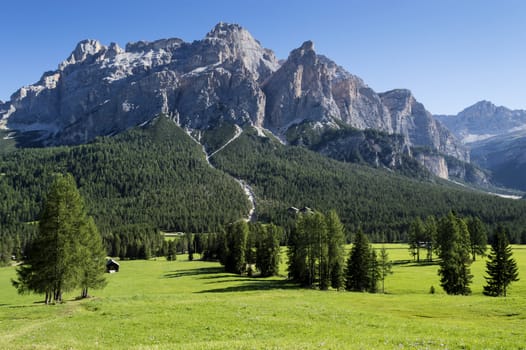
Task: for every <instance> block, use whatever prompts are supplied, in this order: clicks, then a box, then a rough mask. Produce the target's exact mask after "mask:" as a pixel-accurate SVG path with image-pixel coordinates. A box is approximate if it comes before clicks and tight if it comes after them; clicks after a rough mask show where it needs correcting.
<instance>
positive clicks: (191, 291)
mask: <svg viewBox="0 0 526 350" xmlns="http://www.w3.org/2000/svg"><path fill="white" fill-rule="evenodd" d="M388 249H389V255H390V258H391V259H393V260H407V259H408V258H409V255H408V252H407V249H406V248H405V246H396V245H389V246H388ZM514 256H515V258H516V259H517V261H518V264H519V269H520V271H526V247H524V246H516V247H515V248H514ZM484 266H485V265H484V262H483V261H482V260H480V261H477V262H476V263H475V264H474V265H473V268H472V271H473V273H474V274H475V276H476V278H475V280H474V283H473V285H472V288H473V291H474V294H473V295H472V296H468V297H465V296H458V297H457V296H448V295H445V294H444V293H443V292H442V291H441V289H440V287H439V282H438V276H437V274H436V271H437V266H436V265H424V266H416V265H414V264H412V263H405V264H398V265H395V268H394V272H395V273H394V275H392V276H390V277H389V278H388V280H387V281H386V289H387V291H388V292H389V294H385V295H380V294H362V293H348V292H336V291H328V292H320V291H316V290H306V289H297V288H296V287H295V286H294V285H292V284H290V283H289V282H287V281H286V280H285V279H284V278H283V277H274V278H267V279H258V278H255V279H250V278H246V277H240V276H237V275H232V274H227V273H224V272H223V269H222V268H221V267H220V266H219V265H218V264H217V263H213V262H201V261H192V262H189V261H186V260H184V259H183V257H179V260H177V261H175V262H167V261H165V260H157V261H153V260H151V261H124V262H122V264H121V272H119V273H117V274H112V275H108V280H109V284H108V286H107V287H106V289H104V290H102V291H95V292H94V294H95V295H96V297H94V298H92V299H90V300H85V301H74V300H70V301H67V302H66V303H65V304H63V305H56V306H45V305H42V304H40V303H38V301H40V300H41V299H42V297H40V296H34V295H31V296H18V295H17V294H16V291H15V289H14V288H12V287H11V286H10V285H9V278H11V277H12V276H13V275H14V268H13V267H9V268H2V269H0V344H1V346H0V347H1V348H2V349H110V348H111V349H320V348H323V349H350V348H352V349H395V348H396V349H521V348H522V349H524V344H526V334H525V332H524V322H525V319H526V311H524V310H525V309H526V280H523V281H520V282H517V283H515V284H514V285H512V288H511V290H510V293H509V296H508V297H507V298H490V297H485V296H482V293H481V290H482V285H483V283H484V278H483V271H484ZM283 267H284V266H283ZM282 272H283V273H285V271H284V270H282ZM431 285H434V286H435V288H436V289H437V294H433V295H432V294H429V288H430V286H431ZM76 294H78V293H72V294H70V295H69V296H67V298H68V297H69V298H70V299H73V297H74V296H75V295H76Z"/></svg>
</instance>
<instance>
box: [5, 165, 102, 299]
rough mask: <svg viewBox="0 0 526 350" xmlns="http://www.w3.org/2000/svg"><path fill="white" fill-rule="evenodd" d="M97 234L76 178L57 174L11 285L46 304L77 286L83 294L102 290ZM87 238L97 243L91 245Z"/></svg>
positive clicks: (100, 255)
mask: <svg viewBox="0 0 526 350" xmlns="http://www.w3.org/2000/svg"><path fill="white" fill-rule="evenodd" d="M97 235H98V231H97V230H96V228H95V226H94V223H93V221H89V220H88V218H87V215H86V211H85V208H84V203H83V200H82V198H81V196H80V193H79V191H78V190H77V186H76V184H75V179H74V178H73V176H71V175H70V174H67V175H65V176H62V175H57V176H56V178H55V180H54V182H53V184H52V185H51V189H50V191H49V193H48V196H47V198H46V200H45V202H44V207H43V209H42V212H41V215H40V221H39V230H38V235H37V236H36V237H35V239H34V240H33V242H31V244H30V248H29V249H28V252H27V259H26V260H25V261H24V263H23V264H22V265H21V266H20V267H19V268H18V270H17V277H18V278H17V279H16V280H14V281H12V282H13V285H14V286H15V287H16V288H17V290H18V292H19V293H28V292H35V293H38V294H45V295H46V296H45V302H46V303H50V302H52V301H54V302H57V303H59V302H62V294H63V292H67V291H70V290H72V289H74V288H76V287H78V286H82V287H83V288H86V289H85V290H86V293H87V288H88V287H102V286H103V284H104V282H103V281H102V280H103V279H102V277H101V276H100V274H99V271H100V270H98V266H96V262H95V261H98V262H99V263H100V264H101V265H102V266H104V260H103V258H101V257H102V249H99V248H100V247H101V246H102V242H101V241H100V235H99V236H98V240H97V239H96V238H95V237H97ZM87 236H91V237H92V238H94V239H95V240H96V242H94V243H93V245H91V244H92V243H89V242H87V241H88V240H89V238H87ZM85 245H89V246H87V247H86V246H85ZM95 245H96V246H97V247H95ZM88 250H90V251H89V252H88ZM92 259H93V260H94V261H91V260H92ZM101 259H102V261H100V260H101Z"/></svg>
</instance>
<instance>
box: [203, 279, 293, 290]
mask: <svg viewBox="0 0 526 350" xmlns="http://www.w3.org/2000/svg"><path fill="white" fill-rule="evenodd" d="M220 282H221V281H214V282H211V283H220ZM224 282H227V283H230V282H243V283H242V284H239V285H236V286H229V287H225V288H214V289H207V290H202V291H199V292H196V293H231V292H248V291H261V290H273V289H274V290H275V289H298V288H299V285H298V284H297V283H293V282H291V281H288V280H269V279H264V278H257V277H247V278H238V279H235V280H226V281H224Z"/></svg>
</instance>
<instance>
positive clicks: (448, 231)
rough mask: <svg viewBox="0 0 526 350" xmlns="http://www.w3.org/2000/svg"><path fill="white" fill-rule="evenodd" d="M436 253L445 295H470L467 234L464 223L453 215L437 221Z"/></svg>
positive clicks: (468, 242)
mask: <svg viewBox="0 0 526 350" xmlns="http://www.w3.org/2000/svg"><path fill="white" fill-rule="evenodd" d="M437 251H438V256H439V258H440V259H441V261H440V268H439V270H438V274H439V275H440V284H441V286H442V288H444V290H445V291H446V293H447V294H462V295H468V294H470V293H471V289H470V288H469V285H470V284H471V280H472V278H473V276H472V275H471V271H470V268H469V266H470V265H471V259H470V256H469V255H470V241H469V232H468V229H467V226H466V224H465V222H464V221H463V220H462V219H460V218H457V217H456V216H455V215H454V214H453V213H449V214H448V215H447V216H445V217H443V218H442V219H440V221H439V224H438V231H437Z"/></svg>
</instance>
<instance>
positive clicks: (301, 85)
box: [0, 23, 469, 178]
mask: <svg viewBox="0 0 526 350" xmlns="http://www.w3.org/2000/svg"><path fill="white" fill-rule="evenodd" d="M159 114H165V115H168V116H170V118H172V119H173V120H174V121H175V122H176V123H177V124H178V125H180V126H181V127H183V128H185V129H187V130H191V131H194V132H196V133H200V132H201V131H206V130H208V129H210V128H211V127H212V126H213V125H218V124H221V123H223V122H228V123H233V124H236V125H239V126H246V125H249V126H253V127H255V128H256V129H258V130H263V129H267V130H269V131H270V132H272V133H273V134H274V135H276V136H277V137H278V138H280V139H281V140H282V141H284V142H288V140H287V132H289V130H290V129H291V128H297V126H298V125H307V124H308V125H311V128H312V130H314V131H316V130H317V132H323V131H326V130H334V129H338V128H340V127H353V128H357V129H360V130H364V129H374V130H379V131H382V132H386V133H388V134H400V135H401V136H402V140H403V144H404V146H403V147H396V148H397V149H398V148H400V149H409V148H411V147H424V148H428V149H430V150H432V151H433V152H436V153H437V154H442V155H444V156H451V157H454V158H456V159H459V160H461V161H469V153H468V152H467V150H466V149H465V148H464V147H463V146H462V145H461V143H460V142H458V141H457V140H456V138H455V137H454V136H453V135H452V134H451V133H450V132H449V131H448V130H447V129H446V128H444V127H442V126H441V125H440V124H439V123H437V122H436V121H435V119H434V118H433V117H432V116H431V114H430V113H429V112H428V111H426V110H425V107H424V106H423V105H422V104H420V103H418V102H417V101H416V99H415V98H414V97H413V95H412V94H411V92H410V91H409V90H393V91H389V92H386V93H383V94H378V93H376V92H375V91H373V90H372V89H371V88H370V87H368V86H367V85H366V84H365V83H364V82H363V81H362V80H361V79H360V78H358V77H356V76H354V75H352V74H350V73H349V72H347V71H346V70H344V69H343V68H342V67H340V66H338V65H337V64H336V63H334V62H333V61H331V60H330V59H328V58H326V57H325V56H322V55H318V54H317V53H316V52H315V50H314V44H313V43H312V42H310V41H306V42H305V43H303V45H301V46H300V47H299V48H297V49H295V50H292V52H291V53H290V55H289V57H288V59H287V60H285V61H284V62H282V63H280V62H279V61H278V60H277V59H276V57H275V55H274V53H273V52H272V51H271V50H269V49H266V48H263V47H262V46H261V44H260V43H259V42H258V41H257V40H255V39H254V38H253V37H252V36H251V34H250V33H249V32H248V31H247V30H245V29H244V28H242V27H240V26H239V25H236V24H226V23H219V24H218V25H216V26H215V27H214V28H213V29H212V30H211V31H210V32H209V33H208V34H207V35H206V37H205V38H204V39H202V40H197V41H194V42H191V43H187V42H184V41H183V40H181V39H178V38H172V39H161V40H157V41H154V42H144V41H139V42H135V43H129V44H127V45H126V48H125V49H122V48H120V47H119V46H118V45H117V44H114V43H112V44H110V45H109V46H104V45H102V44H101V43H100V42H98V41H96V40H84V41H81V42H80V43H79V44H78V45H77V47H76V48H75V50H74V51H73V52H72V53H71V55H70V56H69V57H68V58H67V59H66V60H64V61H63V62H62V63H61V64H60V65H59V66H58V69H57V70H55V71H51V72H46V73H44V75H43V76H42V78H41V79H40V80H39V81H38V82H37V83H35V84H33V85H30V86H26V87H23V88H21V89H19V90H18V91H17V92H15V93H14V94H13V95H12V97H11V99H10V101H7V102H4V103H2V104H0V128H3V129H5V130H7V131H8V132H9V133H10V136H11V137H15V138H17V140H19V142H20V143H22V142H21V141H22V140H23V143H25V144H29V145H38V146H48V145H62V144H66V145H67V144H82V143H86V142H90V141H91V140H93V139H94V138H95V137H97V136H104V135H113V134H116V133H120V132H122V131H124V130H126V129H128V128H130V127H133V126H136V125H140V124H143V123H146V122H148V121H149V120H151V119H152V118H154V117H155V116H157V115H159ZM409 154H410V152H409ZM422 164H424V165H425V164H426V163H425V162H424V163H422ZM435 165H436V164H435ZM435 168H436V166H429V167H428V169H429V170H432V169H435ZM432 171H433V170H432ZM437 175H439V176H441V177H446V178H447V177H448V174H447V171H445V172H444V171H441V172H440V173H439V174H437Z"/></svg>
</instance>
